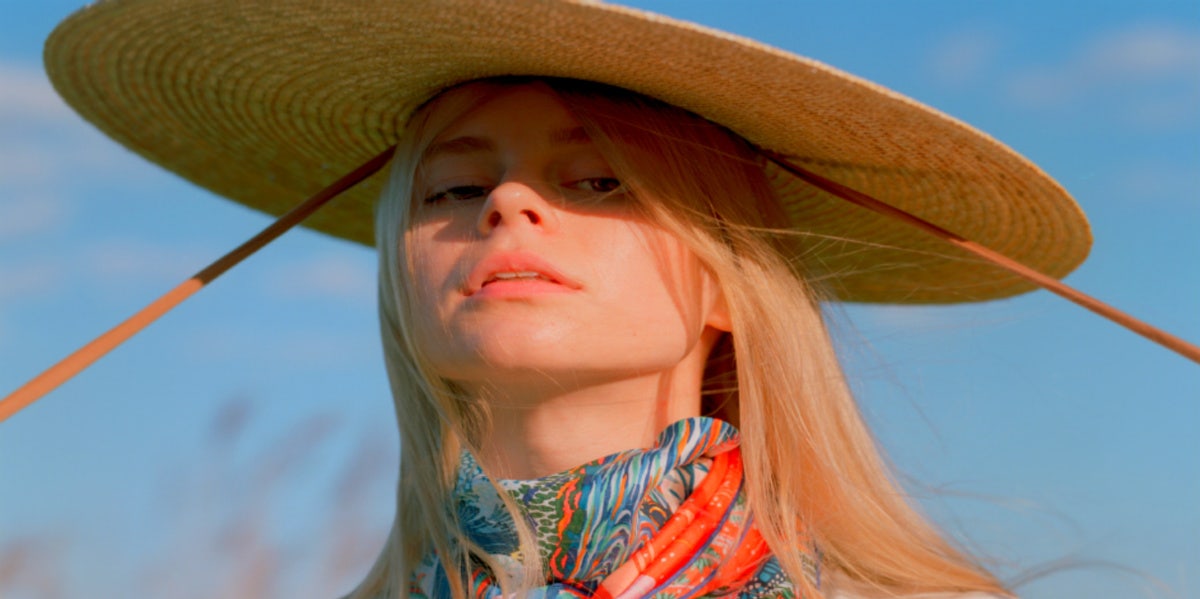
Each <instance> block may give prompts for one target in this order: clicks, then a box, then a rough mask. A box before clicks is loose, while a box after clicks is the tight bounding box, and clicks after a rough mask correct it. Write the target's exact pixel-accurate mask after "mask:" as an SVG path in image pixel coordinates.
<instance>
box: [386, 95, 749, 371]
mask: <svg viewBox="0 0 1200 599" xmlns="http://www.w3.org/2000/svg"><path fill="white" fill-rule="evenodd" d="M431 109H432V110H434V111H436V110H438V107H437V105H436V104H435V105H434V106H433V107H432V108H431ZM414 201H415V202H416V203H417V204H418V205H417V206H416V210H415V216H414V218H413V224H412V227H411V229H410V231H409V232H408V249H409V251H410V252H411V256H412V263H413V268H414V270H413V283H414V291H415V293H414V295H415V309H416V313H415V315H416V319H415V320H416V322H415V323H414V331H415V333H416V336H417V341H418V343H419V344H421V346H422V348H423V350H424V353H425V354H426V355H427V357H428V358H429V360H430V361H431V366H432V367H433V368H434V369H435V371H436V372H437V373H438V374H439V375H440V376H443V377H445V378H448V379H450V380H453V381H456V382H458V383H459V384H460V385H462V386H464V387H465V388H466V389H468V390H472V389H478V388H480V387H481V386H486V385H492V384H494V385H497V386H499V387H502V388H503V387H504V386H505V385H511V386H514V387H516V388H519V387H522V386H533V387H538V386H543V385H549V386H551V387H558V388H563V389H564V390H566V389H567V388H571V387H576V386H587V385H594V384H598V383H603V382H605V381H608V380H616V379H619V378H629V377H634V376H645V375H650V374H654V373H658V372H662V371H664V370H666V369H670V368H672V367H674V366H675V365H677V364H679V363H680V361H681V360H683V359H684V358H685V357H686V356H688V355H689V354H692V353H693V352H695V351H698V350H697V347H698V342H699V341H700V339H701V335H702V333H703V332H705V330H706V329H709V328H710V327H717V328H721V329H727V328H728V327H727V325H726V324H725V322H726V321H727V317H726V316H725V315H724V310H723V308H722V307H721V306H720V304H721V302H720V300H719V294H718V292H717V291H716V287H715V285H714V283H713V281H712V280H711V277H710V276H709V274H708V273H707V271H706V270H705V269H704V268H702V266H701V265H700V263H699V261H698V260H697V259H696V258H695V256H694V255H693V254H692V253H691V252H690V251H689V250H687V249H686V248H685V247H684V245H683V244H682V243H681V242H679V241H678V240H677V239H675V238H674V237H673V236H672V235H670V234H668V233H667V232H665V231H664V230H663V229H661V228H659V227H657V226H655V225H653V224H650V223H649V222H647V221H646V219H644V218H643V217H642V216H641V215H640V214H639V212H638V211H637V209H636V207H635V202H634V200H633V199H632V198H630V197H629V196H628V195H627V194H626V193H625V192H624V189H623V188H622V186H621V183H620V181H618V180H617V179H616V178H615V175H614V173H613V171H612V169H611V168H610V167H609V165H608V163H607V162H606V161H605V159H604V157H603V156H601V154H600V153H599V152H598V151H597V149H596V148H595V146H594V145H593V144H592V142H591V141H590V140H589V139H588V136H587V135H586V134H585V133H584V131H583V129H582V128H581V127H580V125H579V123H578V121H576V119H575V118H574V117H572V115H571V114H570V113H569V112H568V111H567V110H566V108H565V107H564V106H563V105H562V103H561V102H560V101H559V99H558V98H557V97H556V96H555V95H554V94H553V93H552V92H550V91H549V90H548V88H546V87H544V86H543V85H540V84H531V85H527V86H518V87H512V88H507V89H504V90H503V91H501V92H499V93H497V94H496V95H494V96H492V97H490V98H488V99H487V100H486V101H485V102H484V103H482V104H481V105H479V106H477V107H476V108H474V109H473V110H471V111H469V112H467V113H466V114H465V115H463V116H462V117H460V118H458V119H457V120H456V121H454V122H453V123H452V124H451V125H450V126H449V127H447V128H446V129H445V130H444V131H442V132H441V133H440V134H439V135H437V137H436V138H435V140H434V142H433V143H432V144H431V145H430V146H429V148H428V150H427V151H426V152H425V153H424V155H423V157H422V158H421V163H420V166H419V168H418V175H417V180H416V181H415V197H414ZM699 362H700V363H702V362H703V360H702V359H701V360H700V361H699Z"/></svg>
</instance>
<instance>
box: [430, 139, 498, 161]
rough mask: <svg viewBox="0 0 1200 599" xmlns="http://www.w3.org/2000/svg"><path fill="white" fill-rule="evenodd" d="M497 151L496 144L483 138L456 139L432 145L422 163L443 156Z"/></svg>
mask: <svg viewBox="0 0 1200 599" xmlns="http://www.w3.org/2000/svg"><path fill="white" fill-rule="evenodd" d="M495 150H496V144H494V143H492V141H491V140H489V139H486V138H483V137H470V136H464V137H455V138H454V139H447V140H446V141H439V142H437V143H435V144H432V145H430V146H429V148H428V149H426V150H425V153H424V154H423V155H422V156H421V162H427V161H429V160H432V159H433V158H436V157H438V156H441V155H442V154H471V153H473V152H494V151H495Z"/></svg>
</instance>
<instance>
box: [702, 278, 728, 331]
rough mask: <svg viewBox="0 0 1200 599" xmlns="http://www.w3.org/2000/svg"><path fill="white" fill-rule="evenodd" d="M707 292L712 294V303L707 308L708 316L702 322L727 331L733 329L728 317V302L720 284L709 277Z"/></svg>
mask: <svg viewBox="0 0 1200 599" xmlns="http://www.w3.org/2000/svg"><path fill="white" fill-rule="evenodd" d="M708 287H709V292H710V293H711V294H712V297H713V301H712V305H711V306H709V308H708V316H707V317H706V318H705V319H704V324H706V325H708V326H710V327H712V328H714V329H717V330H718V331H724V332H726V333H729V332H731V331H732V330H733V323H732V322H731V321H730V318H729V303H728V302H726V301H725V293H724V292H722V291H721V288H720V286H718V285H717V283H716V281H713V280H712V279H711V278H710V279H709V282H708Z"/></svg>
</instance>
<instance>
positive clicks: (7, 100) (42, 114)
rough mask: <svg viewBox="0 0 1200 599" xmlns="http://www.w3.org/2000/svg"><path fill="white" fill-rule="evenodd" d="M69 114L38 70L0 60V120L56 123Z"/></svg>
mask: <svg viewBox="0 0 1200 599" xmlns="http://www.w3.org/2000/svg"><path fill="white" fill-rule="evenodd" d="M72 116H73V115H72V113H71V109H70V108H68V107H67V105H66V103H64V102H63V101H62V100H61V99H60V98H59V97H58V94H57V93H55V92H54V88H53V87H51V86H50V82H49V81H48V80H47V79H46V76H45V75H44V74H43V73H42V72H41V70H40V69H37V68H35V67H31V66H27V65H22V64H14V63H11V62H0V122H3V123H4V124H6V125H9V124H12V123H13V122H26V123H28V122H29V121H30V120H35V121H42V122H58V121H61V120H63V119H67V118H72ZM18 119H19V121H18Z"/></svg>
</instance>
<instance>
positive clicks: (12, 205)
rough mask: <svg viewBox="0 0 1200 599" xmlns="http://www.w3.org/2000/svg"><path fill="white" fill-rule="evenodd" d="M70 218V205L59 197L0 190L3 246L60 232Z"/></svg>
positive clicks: (0, 229) (0, 231)
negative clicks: (55, 230)
mask: <svg viewBox="0 0 1200 599" xmlns="http://www.w3.org/2000/svg"><path fill="white" fill-rule="evenodd" d="M2 176H3V173H0V177H2ZM69 216H70V210H69V209H68V208H67V205H66V204H65V203H64V202H63V201H62V199H61V198H59V197H58V196H56V195H53V194H46V193H20V192H9V190H7V189H5V188H4V187H2V186H0V242H6V241H12V240H14V239H17V238H20V237H27V236H30V235H37V234H39V233H45V232H47V231H51V230H54V229H57V228H60V227H61V226H63V225H64V224H65V223H66V221H67V219H68V218H69Z"/></svg>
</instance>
